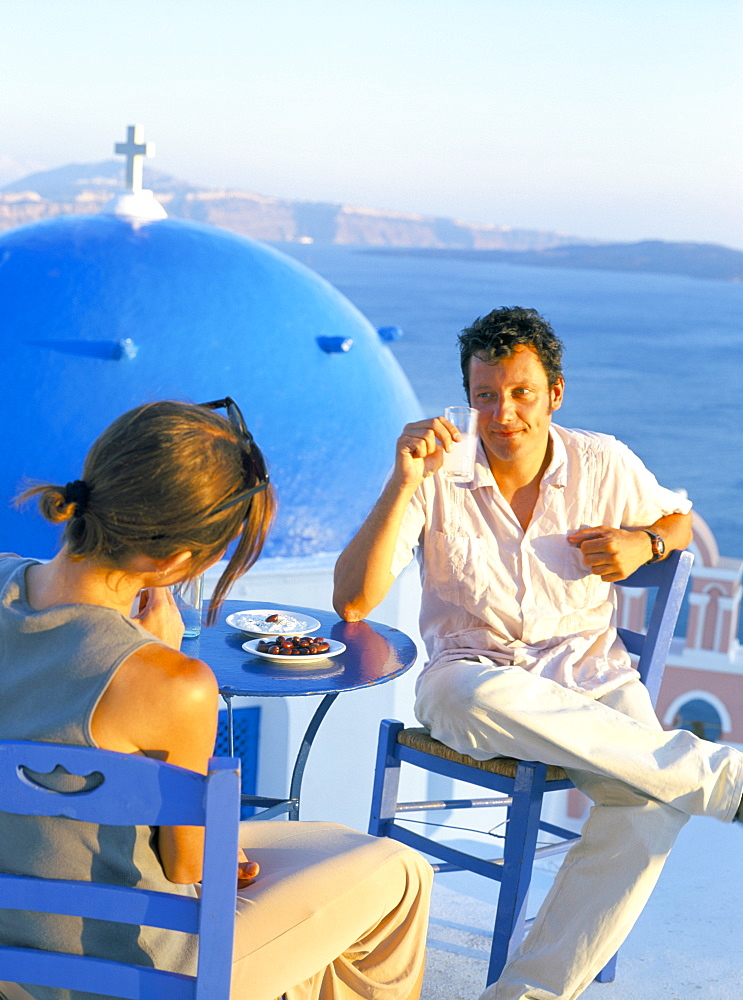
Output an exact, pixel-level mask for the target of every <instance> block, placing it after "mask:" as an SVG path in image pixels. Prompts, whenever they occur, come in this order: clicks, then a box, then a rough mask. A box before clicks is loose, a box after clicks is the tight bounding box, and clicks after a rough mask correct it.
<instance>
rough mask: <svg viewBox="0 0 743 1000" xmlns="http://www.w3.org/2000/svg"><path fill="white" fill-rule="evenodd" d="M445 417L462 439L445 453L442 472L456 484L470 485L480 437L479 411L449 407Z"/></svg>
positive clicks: (469, 407) (462, 407) (467, 407)
mask: <svg viewBox="0 0 743 1000" xmlns="http://www.w3.org/2000/svg"><path fill="white" fill-rule="evenodd" d="M444 416H445V417H446V419H447V420H448V421H449V422H450V423H452V424H454V426H455V427H456V428H457V430H458V431H459V432H460V434H461V435H462V439H461V441H455V442H454V444H452V446H451V449H450V450H449V451H445V452H444V464H443V465H442V466H441V472H442V474H443V475H444V476H445V477H446V478H447V479H451V480H452V481H453V482H455V483H468V482H469V481H470V480H471V479H472V477H473V476H474V474H475V455H476V453H477V441H478V437H479V435H478V433H477V410H475V409H474V408H473V407H471V406H447V407H446V409H445V410H444Z"/></svg>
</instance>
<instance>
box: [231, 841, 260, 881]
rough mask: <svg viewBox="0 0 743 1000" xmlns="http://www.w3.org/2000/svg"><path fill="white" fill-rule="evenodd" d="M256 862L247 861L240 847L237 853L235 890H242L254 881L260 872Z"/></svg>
mask: <svg viewBox="0 0 743 1000" xmlns="http://www.w3.org/2000/svg"><path fill="white" fill-rule="evenodd" d="M260 870H261V869H260V865H259V864H258V862H257V861H248V859H247V858H246V857H245V851H243V849H242V847H241V848H240V849H239V850H238V852H237V888H238V889H244V888H245V886H246V885H250V883H251V882H252V881H253V879H255V877H256V876H257V875H258V872H259V871H260Z"/></svg>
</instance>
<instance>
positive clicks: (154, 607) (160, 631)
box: [132, 587, 184, 649]
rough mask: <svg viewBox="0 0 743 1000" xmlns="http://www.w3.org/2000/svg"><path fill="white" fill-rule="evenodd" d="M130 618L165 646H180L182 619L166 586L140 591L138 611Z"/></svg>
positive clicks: (176, 647)
mask: <svg viewBox="0 0 743 1000" xmlns="http://www.w3.org/2000/svg"><path fill="white" fill-rule="evenodd" d="M132 618H133V619H134V621H137V622H139V624H140V625H142V626H143V628H146V629H147V631H148V632H151V633H152V634H153V635H154V636H155V637H156V638H157V639H160V640H161V641H162V642H164V643H165V644H166V645H167V646H171V647H172V648H173V649H180V648H181V639H182V638H183V632H184V625H183V619H182V618H181V614H180V611H179V610H178V608H177V607H176V603H175V598H174V597H173V595H172V594H171V592H170V589H169V588H168V587H148V588H147V589H145V590H142V591H140V594H139V611H138V612H137V613H136V614H134V615H132Z"/></svg>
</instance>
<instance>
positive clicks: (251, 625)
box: [225, 608, 320, 636]
mask: <svg viewBox="0 0 743 1000" xmlns="http://www.w3.org/2000/svg"><path fill="white" fill-rule="evenodd" d="M268 615H279V617H280V618H285V619H286V620H287V621H288V620H290V619H291V621H292V622H294V624H293V625H291V626H289V625H287V626H286V627H285V626H284V625H283V624H279V623H278V622H269V623H268V625H269V626H271V625H277V626H278V627H277V628H268V629H267V627H266V621H265V620H266V618H267V617H268ZM225 621H226V622H227V624H228V625H229V626H230V628H236V629H239V630H240V631H241V632H247V633H249V634H250V635H266V636H278V635H289V636H291V635H307V633H308V632H315V631H317V629H319V628H320V622H319V621H318V620H317V618H310V617H309V615H298V614H295V613H294V612H293V611H282V610H281V608H258V609H257V610H255V611H235V613H234V614H231V615H227V618H226V619H225Z"/></svg>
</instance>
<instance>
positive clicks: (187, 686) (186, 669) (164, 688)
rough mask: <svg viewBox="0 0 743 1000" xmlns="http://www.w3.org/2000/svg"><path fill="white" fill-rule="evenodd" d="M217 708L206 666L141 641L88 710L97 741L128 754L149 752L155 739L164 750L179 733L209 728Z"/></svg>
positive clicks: (212, 678)
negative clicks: (90, 713)
mask: <svg viewBox="0 0 743 1000" xmlns="http://www.w3.org/2000/svg"><path fill="white" fill-rule="evenodd" d="M217 707H218V689H217V679H216V677H215V676H214V674H213V672H212V670H211V669H210V667H209V666H208V665H207V664H206V663H205V662H204V661H203V660H199V659H197V658H195V657H192V656H187V655H186V654H184V653H181V652H180V651H178V650H176V649H172V648H171V647H169V646H166V645H164V644H162V643H160V642H156V641H155V642H152V643H148V644H147V645H145V646H140V647H139V649H137V650H135V651H134V652H133V653H131V654H130V655H129V656H128V657H127V658H126V660H124V661H123V663H122V664H121V666H120V667H119V668H118V670H117V671H116V673H115V674H114V676H113V678H112V679H111V682H110V684H109V685H108V687H107V688H106V690H105V692H104V693H103V696H102V697H101V700H100V702H99V703H98V705H97V707H96V709H95V712H94V714H93V718H92V721H91V730H92V735H93V738H94V739H95V741H96V743H98V745H99V746H105V747H107V748H108V749H111V750H123V751H124V752H127V753H132V752H136V751H137V750H139V751H142V752H144V753H150V750H151V749H152V748H156V747H157V746H158V739H160V740H161V741H162V742H164V744H165V745H164V747H163V749H165V750H167V748H169V747H170V748H172V749H173V750H175V749H176V744H179V745H180V744H181V742H182V738H181V736H180V735H179V734H182V733H184V732H185V733H188V732H189V731H190V732H191V734H192V738H193V736H194V735H195V734H196V733H204V732H206V733H213V731H214V730H215V729H216V717H217ZM210 738H211V742H212V746H213V735H212V736H211V737H210ZM196 742H197V743H198V742H200V740H199V738H198V737H196ZM207 742H208V741H207ZM113 744H116V745H113ZM176 755H179V754H176ZM164 759H171V757H170V756H169V755H167V756H165V758H164ZM173 762H174V763H181V764H182V766H193V765H189V764H188V763H185V762H183V761H180V760H174V761H173Z"/></svg>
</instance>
